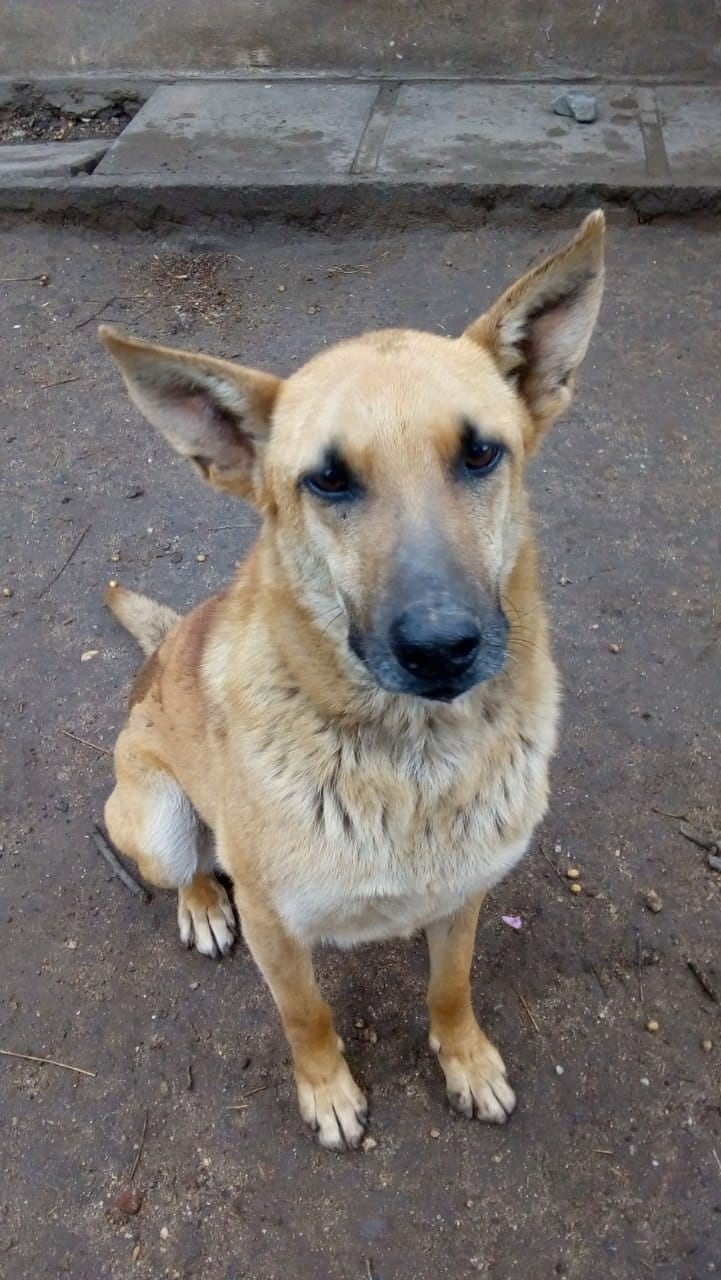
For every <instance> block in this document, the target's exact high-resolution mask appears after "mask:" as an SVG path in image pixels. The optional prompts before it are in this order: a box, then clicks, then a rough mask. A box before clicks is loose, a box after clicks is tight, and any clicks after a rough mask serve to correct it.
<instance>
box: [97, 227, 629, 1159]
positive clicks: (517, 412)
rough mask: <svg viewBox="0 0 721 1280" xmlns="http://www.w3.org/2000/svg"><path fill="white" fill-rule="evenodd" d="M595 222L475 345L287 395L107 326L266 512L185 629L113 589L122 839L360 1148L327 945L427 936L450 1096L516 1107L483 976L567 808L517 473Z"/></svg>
mask: <svg viewBox="0 0 721 1280" xmlns="http://www.w3.org/2000/svg"><path fill="white" fill-rule="evenodd" d="M603 237H604V219H603V214H602V213H600V212H597V213H594V214H591V216H590V217H588V218H587V219H586V221H585V222H584V223H583V225H582V227H581V229H580V231H579V233H578V235H577V236H576V238H575V239H574V240H573V241H572V242H571V243H570V244H569V245H568V246H567V247H566V248H565V249H564V250H563V251H562V252H560V253H558V254H556V255H555V256H554V257H551V258H550V259H548V260H547V261H546V262H543V263H542V264H541V265H540V266H537V267H535V268H534V269H533V270H531V271H530V272H528V274H527V275H525V276H524V277H523V278H522V279H521V280H520V281H519V282H518V283H517V284H515V285H514V286H513V287H512V288H511V289H509V290H508V291H507V292H506V293H505V294H504V295H503V296H502V298H501V299H500V300H499V301H498V302H497V303H496V304H495V306H494V307H493V308H492V309H491V310H490V311H489V312H488V313H487V314H485V315H483V316H482V317H481V318H480V319H479V320H477V321H476V322H475V323H474V324H473V325H471V327H470V329H468V330H467V332H466V333H464V334H463V336H462V337H460V338H458V339H456V340H449V339H447V338H442V337H436V336H432V335H430V334H425V333H415V332H410V331H389V332H381V333H376V334H370V335H366V336H364V337H361V338H358V339H355V340H353V341H350V342H344V343H341V344H340V345H338V346H336V347H334V348H332V349H330V350H328V351H326V352H324V353H323V354H321V355H319V356H317V357H316V358H315V359H314V360H311V361H310V363H309V364H307V365H306V366H305V367H304V368H302V369H300V370H299V372H297V373H295V374H294V375H293V376H292V377H291V378H289V379H288V380H287V381H281V380H280V379H278V378H274V377H271V376H270V375H269V374H266V373H258V372H255V371H253V370H251V369H246V368H242V367H240V366H239V365H235V364H231V363H229V362H227V361H223V360H215V359H212V358H210V357H207V356H201V355H188V354H185V353H183V352H180V351H172V350H168V349H166V348H163V347H155V346H149V345H148V344H147V343H144V342H139V341H137V340H135V339H130V338H123V337H120V336H119V335H118V334H116V333H115V332H114V331H113V330H112V329H108V328H103V329H101V335H102V339H103V342H104V343H105V346H106V347H107V348H108V350H109V351H110V352H111V354H112V355H113V356H114V357H115V359H116V360H117V361H118V363H119V365H120V367H121V369H122V372H123V374H124V377H125V380H126V383H127V386H128V390H129V392H130V395H131V398H132V399H133V401H134V402H135V404H136V405H137V406H138V407H139V409H140V410H141V411H142V412H143V413H144V414H145V415H146V417H147V418H148V419H149V420H150V422H152V423H153V424H154V426H156V427H157V428H158V429H159V430H160V431H161V432H162V434H163V435H164V436H165V437H166V439H167V440H169V442H170V443H171V444H172V445H173V446H174V447H175V448H176V449H177V450H178V451H179V452H180V453H181V454H183V455H184V456H185V457H188V458H190V460H191V461H192V462H193V463H194V464H195V465H196V467H197V469H198V470H199V471H200V472H201V474H202V475H203V476H204V478H205V479H206V480H208V481H209V482H210V484H211V485H213V486H214V487H215V488H216V489H220V490H222V491H224V492H226V493H232V494H236V495H237V496H238V497H241V498H247V499H250V500H251V501H253V502H254V503H255V504H256V505H257V507H258V508H259V509H260V511H261V513H262V516H263V524H262V530H261V533H260V536H259V538H258V541H257V542H256V544H255V547H254V548H253V550H252V551H251V553H250V555H249V557H248V559H247V561H246V562H245V564H244V566H243V567H242V569H241V570H240V572H239V574H238V575H237V577H236V579H235V581H234V582H233V584H232V586H230V587H229V588H228V589H227V591H225V592H223V593H221V594H220V595H217V596H214V597H213V598H212V599H210V600H207V601H206V602H205V604H202V605H200V607H199V608H197V609H195V610H194V612H192V613H191V614H189V615H188V616H187V617H185V618H182V619H181V618H179V617H178V615H176V614H175V613H173V612H172V611H171V610H169V609H167V608H165V607H163V606H161V605H157V604H155V603H153V602H152V601H150V600H147V599H146V598H145V597H143V596H139V595H135V594H134V593H132V592H129V591H126V590H124V589H122V588H120V587H116V588H110V589H109V592H108V603H109V605H110V608H111V609H112V610H113V612H114V613H115V614H116V616H117V617H118V618H119V619H120V621H121V622H122V623H124V625H125V626H126V627H127V628H128V630H129V631H130V632H131V633H132V634H133V635H134V636H135V637H136V638H137V639H138V640H139V641H140V644H141V645H142V647H143V648H144V650H145V652H146V653H147V654H149V655H150V656H149V657H148V660H147V661H146V663H145V666H144V667H143V668H142V670H141V672H140V675H139V676H138V679H137V681H136V685H135V689H134V693H133V696H132V700H131V711H130V716H129V719H128V722H127V725H126V727H125V728H124V730H123V731H122V733H121V734H120V737H119V739H118V743H117V747H116V751H115V767H116V774H117V785H116V787H115V790H114V791H113V793H112V795H111V797H110V799H109V800H108V803H107V807H106V821H107V826H108V830H109V832H110V834H111V836H112V838H113V840H114V841H115V843H116V844H117V845H118V847H119V848H120V849H122V850H123V851H124V852H125V853H126V854H128V855H129V856H130V857H132V858H134V859H135V860H136V861H137V863H138V866H139V867H140V870H141V872H142V874H143V875H144V876H145V877H146V878H147V879H148V880H150V881H152V882H153V883H154V884H156V885H160V886H161V887H165V888H177V889H178V919H179V925H180V935H181V938H182V939H183V941H184V942H186V943H188V944H190V943H192V942H194V943H195V945H196V947H197V948H198V949H199V950H200V951H202V952H203V953H204V954H206V955H214V954H218V953H219V954H224V953H225V952H227V951H228V950H229V948H230V946H231V944H232V940H233V930H234V916H233V911H232V908H231V905H230V902H229V901H228V898H227V896H226V894H225V891H224V889H223V888H222V887H221V885H220V884H219V882H218V881H217V880H216V878H215V876H214V875H213V865H214V862H215V861H216V860H217V862H218V863H219V865H220V866H221V867H222V868H223V869H224V870H225V871H226V872H227V874H228V875H229V876H230V878H231V880H232V882H233V887H234V893H235V903H236V906H237V910H238V913H239V916H240V920H241V923H242V928H243V933H244V935H245V938H246V941H247V943H248V946H249V947H250V950H251V951H252V953H253V956H254V957H255V960H256V961H257V964H258V966H259V968H260V969H261V971H262V973H263V974H264V976H265V978H266V981H267V983H268V985H269V987H270V989H271V991H272V993H273V996H274V997H275V1000H276V1003H277V1005H278V1008H279V1010H280V1014H281V1017H282V1020H283V1026H284V1028H285V1032H286V1035H287V1037H288V1040H289V1042H290V1046H291V1049H292V1052H293V1059H294V1064H295V1076H296V1082H297V1086H298V1098H299V1102H300V1110H301V1113H302V1115H303V1118H304V1119H305V1120H306V1121H308V1122H309V1123H310V1124H311V1125H313V1127H314V1128H315V1129H316V1130H317V1131H318V1133H319V1137H320V1141H321V1142H322V1143H323V1145H324V1146H327V1147H336V1148H339V1147H343V1146H344V1145H346V1144H347V1145H348V1146H351V1147H353V1146H357V1145H358V1143H359V1142H360V1140H361V1137H362V1134H363V1130H364V1126H365V1123H366V1102H365V1099H364V1097H363V1094H362V1093H361V1091H360V1089H359V1088H358V1087H357V1085H356V1083H355V1081H354V1080H353V1077H352V1076H351V1073H350V1071H349V1069H348V1066H347V1064H346V1061H345V1058H344V1057H343V1054H342V1044H341V1043H340V1042H339V1040H338V1037H337V1035H336V1032H335V1030H334V1027H333V1021H332V1017H331V1012H330V1009H329V1008H328V1005H327V1004H326V1003H325V1002H324V1000H323V999H322V997H321V995H320V992H319V990H318V987H317V985H316V981H315V978H314V975H313V965H312V960H311V949H312V947H313V945H314V943H317V942H320V941H321V940H324V939H325V940H329V941H333V942H336V943H338V944H340V945H341V946H351V945H352V944H354V943H357V942H364V941H366V940H369V939H379V938H387V937H391V936H396V935H401V936H407V935H409V934H410V933H412V932H413V931H414V930H416V929H421V928H422V929H425V931H426V935H427V939H428V947H429V952H430V983H429V988H428V1007H429V1013H430V1041H431V1045H432V1047H433V1048H434V1050H435V1051H436V1052H437V1054H438V1057H439V1060H440V1063H441V1066H442V1068H443V1071H444V1073H445V1077H446V1083H447V1088H448V1096H449V1098H450V1101H451V1103H452V1104H453V1105H454V1106H455V1107H457V1108H458V1109H459V1110H460V1111H462V1112H463V1113H464V1114H465V1115H467V1116H478V1117H480V1118H481V1119H484V1120H492V1121H496V1122H499V1123H502V1122H503V1121H505V1119H506V1117H507V1116H508V1115H510V1113H511V1111H512V1110H513V1107H514V1105H515V1098H514V1094H513V1091H512V1089H511V1087H510V1085H509V1084H508V1081H507V1079H506V1071H505V1067H504V1065H503V1062H502V1060H501V1058H500V1056H499V1054H498V1053H497V1052H496V1050H495V1049H494V1048H493V1046H492V1045H491V1044H490V1042H489V1041H488V1040H487V1038H486V1036H485V1035H484V1034H483V1032H482V1031H481V1029H480V1027H479V1026H478V1023H477V1022H476V1019H475V1016H474V1013H473V1009H472V1006H471V997H470V986H469V970H470V965H471V957H472V953H473V946H474V937H475V930H476V919H477V915H478V909H479V906H480V904H481V902H482V900H483V898H484V896H485V894H486V893H487V891H488V890H489V889H490V888H491V887H492V886H493V885H494V884H496V882H497V881H498V880H499V879H500V878H501V877H502V876H503V875H504V874H505V873H506V872H507V871H508V870H509V869H510V868H511V867H512V866H513V865H514V864H515V863H516V862H517V861H518V859H519V858H520V857H521V855H522V854H523V852H524V850H525V849H526V847H527V845H528V842H529V839H530V836H531V833H532V832H533V829H534V827H535V825H536V824H537V822H538V821H539V819H540V818H541V817H542V816H543V813H544V811H545V809H546V804H547V766H548V761H549V758H550V756H551V754H552V752H553V749H554V742H555V736H556V720H557V704H558V691H557V679H556V672H555V668H554V665H553V662H552V659H551V657H550V655H549V650H548V639H547V624H546V617H545V613H544V608H543V604H542V600H541V596H540V593H539V586H538V575H537V568H536V551H535V547H534V539H533V533H532V528H531V524H530V520H529V512H528V506H527V500H526V495H525V491H524V487H523V477H524V466H525V461H526V458H527V457H528V455H529V454H530V453H532V451H533V450H534V449H535V447H536V445H537V443H538V440H539V437H540V436H541V435H542V434H543V432H544V431H545V430H546V428H547V427H548V426H549V424H550V423H551V422H552V421H553V420H554V419H555V418H556V417H557V416H558V414H559V413H560V412H561V411H562V410H564V409H565V408H566V407H567V405H568V404H569V402H570V400H571V394H572V388H573V383H574V378H575V373H576V370H577V368H578V366H579V364H580V362H581V360H582V359H583V356H584V354H585V352H586V348H587V346H588V343H589V340H590V337H591V333H592V330H593V327H594V324H595V321H596V316H597V314H598V309H599V305H600V301H601V292H602V286H603Z"/></svg>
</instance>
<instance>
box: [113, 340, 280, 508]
mask: <svg viewBox="0 0 721 1280" xmlns="http://www.w3.org/2000/svg"><path fill="white" fill-rule="evenodd" d="M98 332H99V335H100V339H101V341H102V343H103V346H104V347H105V348H106V349H107V350H108V351H109V352H110V354H111V356H113V358H114V359H115V360H116V361H117V362H118V364H119V365H120V369H121V372H122V374H123V377H124V378H125V383H126V386H127V388H128V392H129V395H130V399H131V400H132V401H133V404H135V405H137V407H138V409H140V412H141V413H142V414H144V415H145V417H146V418H147V419H148V421H149V422H151V423H152V425H153V426H154V427H157V429H158V431H160V433H161V435H163V436H165V439H166V440H167V441H168V442H169V443H170V444H172V446H173V448H174V449H177V451H178V453H180V454H182V455H183V457H184V458H189V459H190V461H191V462H192V463H193V464H194V466H195V467H196V469H197V470H198V471H199V472H200V474H201V475H202V477H203V479H204V480H207V481H208V483H209V484H211V485H212V486H213V488H214V489H220V490H221V491H222V492H224V493H232V494H235V495H236V496H237V497H239V498H247V499H249V500H250V501H253V500H254V499H255V498H257V497H258V494H259V486H260V473H261V467H262V456H263V451H264V447H265V443H266V441H267V438H268V435H269V432H270V423H271V417H272V414H273V406H274V404H275V400H276V396H277V395H278V391H279V389H280V386H281V379H280V378H274V377H273V376H272V375H271V374H269V373H261V372H260V371H259V370H256V369H246V368H244V367H243V366H242V365H239V364H233V363H232V362H231V361H230V360H216V359H215V358H214V357H213V356H203V355H193V354H191V353H189V352H187V351H176V350H173V349H172V348H170V347H157V346H153V345H151V344H150V343H148V342H141V341H140V340H139V339H138V338H125V337H123V336H122V335H121V334H119V333H118V332H117V331H116V330H115V329H113V328H111V327H110V326H109V325H101V326H100V329H99V331H98Z"/></svg>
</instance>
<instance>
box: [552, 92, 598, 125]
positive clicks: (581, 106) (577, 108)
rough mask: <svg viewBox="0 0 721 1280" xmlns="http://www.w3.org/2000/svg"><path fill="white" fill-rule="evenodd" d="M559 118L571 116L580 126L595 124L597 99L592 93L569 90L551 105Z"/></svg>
mask: <svg viewBox="0 0 721 1280" xmlns="http://www.w3.org/2000/svg"><path fill="white" fill-rule="evenodd" d="M551 110H552V111H555V113H556V115H557V116H571V118H572V119H574V120H576V121H577V122H578V124H593V121H594V120H595V119H596V99H595V98H594V97H593V95H592V94H590V93H580V92H579V91H578V90H577V89H569V90H567V91H566V93H562V94H561V95H560V97H558V98H556V99H555V101H554V102H553V103H552V104H551Z"/></svg>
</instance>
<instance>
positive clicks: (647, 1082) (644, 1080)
mask: <svg viewBox="0 0 721 1280" xmlns="http://www.w3.org/2000/svg"><path fill="white" fill-rule="evenodd" d="M650 1083H651V1081H650V1080H649V1078H648V1076H641V1084H642V1085H643V1086H644V1088H645V1089H648V1086H649V1085H650Z"/></svg>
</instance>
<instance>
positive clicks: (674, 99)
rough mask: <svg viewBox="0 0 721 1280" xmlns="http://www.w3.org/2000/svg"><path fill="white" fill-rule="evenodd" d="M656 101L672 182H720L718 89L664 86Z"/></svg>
mask: <svg viewBox="0 0 721 1280" xmlns="http://www.w3.org/2000/svg"><path fill="white" fill-rule="evenodd" d="M656 101H657V103H658V111H659V117H660V120H661V126H662V128H663V136H664V141H665V144H666V154H667V156H668V163H669V168H670V170H671V174H672V177H673V179H674V181H675V182H679V183H682V182H689V183H694V182H703V183H713V182H719V181H721V89H720V88H694V87H691V86H689V85H674V86H668V87H664V88H660V89H657V90H656Z"/></svg>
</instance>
